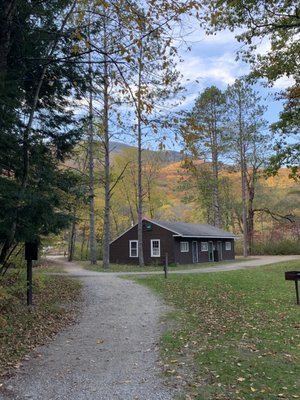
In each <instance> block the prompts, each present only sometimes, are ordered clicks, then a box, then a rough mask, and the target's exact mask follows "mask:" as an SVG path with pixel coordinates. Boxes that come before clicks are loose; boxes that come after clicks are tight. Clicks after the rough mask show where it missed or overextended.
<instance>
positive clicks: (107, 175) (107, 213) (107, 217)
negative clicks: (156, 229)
mask: <svg viewBox="0 0 300 400" xmlns="http://www.w3.org/2000/svg"><path fill="white" fill-rule="evenodd" d="M103 47H104V64H103V68H104V71H103V128H104V182H105V183H104V191H105V200H104V201H105V204H104V238H103V267H104V268H109V241H110V196H111V193H110V143H109V125H108V117H109V94H108V89H109V83H108V60H107V56H106V48H107V43H106V26H105V24H104V46H103Z"/></svg>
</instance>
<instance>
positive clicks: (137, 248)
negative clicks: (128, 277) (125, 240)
mask: <svg viewBox="0 0 300 400" xmlns="http://www.w3.org/2000/svg"><path fill="white" fill-rule="evenodd" d="M131 243H136V256H133V255H132V248H131ZM138 256H139V241H138V240H129V257H130V258H137V257H138Z"/></svg>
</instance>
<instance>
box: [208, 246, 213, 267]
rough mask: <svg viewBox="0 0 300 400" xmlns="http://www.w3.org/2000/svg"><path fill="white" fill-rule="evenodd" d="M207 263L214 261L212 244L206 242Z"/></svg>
mask: <svg viewBox="0 0 300 400" xmlns="http://www.w3.org/2000/svg"><path fill="white" fill-rule="evenodd" d="M208 261H209V262H212V261H214V246H213V242H208Z"/></svg>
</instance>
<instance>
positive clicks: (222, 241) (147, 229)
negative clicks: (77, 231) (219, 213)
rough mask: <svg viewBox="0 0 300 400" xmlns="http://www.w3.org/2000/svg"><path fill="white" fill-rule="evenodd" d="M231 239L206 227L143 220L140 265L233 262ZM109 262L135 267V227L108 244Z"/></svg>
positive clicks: (213, 228) (136, 259) (223, 233)
mask: <svg viewBox="0 0 300 400" xmlns="http://www.w3.org/2000/svg"><path fill="white" fill-rule="evenodd" d="M234 238H235V235H234V234H233V233H230V232H226V231H224V230H222V229H219V228H216V227H214V226H211V225H206V224H201V225H200V224H187V223H183V222H170V221H157V220H150V219H144V220H143V250H144V261H145V264H146V265H149V264H163V263H164V262H165V259H166V254H168V261H169V263H175V264H195V263H203V262H209V261H221V260H234ZM110 261H111V262H112V263H117V264H138V262H139V258H138V229H137V225H135V226H133V227H132V228H130V229H128V230H127V231H126V232H124V233H123V234H122V235H120V236H119V237H117V238H116V239H115V240H113V241H112V242H111V243H110Z"/></svg>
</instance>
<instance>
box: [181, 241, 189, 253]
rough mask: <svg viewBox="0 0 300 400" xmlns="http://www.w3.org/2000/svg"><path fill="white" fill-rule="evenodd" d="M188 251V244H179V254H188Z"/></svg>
mask: <svg viewBox="0 0 300 400" xmlns="http://www.w3.org/2000/svg"><path fill="white" fill-rule="evenodd" d="M189 251H190V248H189V242H180V253H188V252H189Z"/></svg>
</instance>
